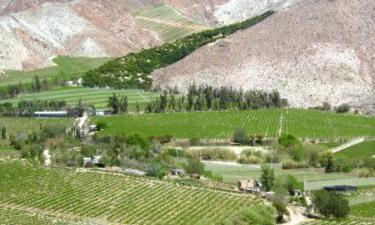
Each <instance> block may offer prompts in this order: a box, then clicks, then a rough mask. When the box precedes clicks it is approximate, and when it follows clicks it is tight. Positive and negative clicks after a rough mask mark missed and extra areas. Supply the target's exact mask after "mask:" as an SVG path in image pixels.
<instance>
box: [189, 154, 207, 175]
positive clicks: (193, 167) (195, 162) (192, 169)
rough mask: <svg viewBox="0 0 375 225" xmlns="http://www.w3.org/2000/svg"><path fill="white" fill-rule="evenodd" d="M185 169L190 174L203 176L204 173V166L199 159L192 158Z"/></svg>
mask: <svg viewBox="0 0 375 225" xmlns="http://www.w3.org/2000/svg"><path fill="white" fill-rule="evenodd" d="M185 169H186V172H187V173H188V174H191V175H193V174H196V175H198V176H201V175H202V174H203V173H204V164H203V163H202V162H201V161H200V159H199V158H190V159H188V163H187V165H186V168H185Z"/></svg>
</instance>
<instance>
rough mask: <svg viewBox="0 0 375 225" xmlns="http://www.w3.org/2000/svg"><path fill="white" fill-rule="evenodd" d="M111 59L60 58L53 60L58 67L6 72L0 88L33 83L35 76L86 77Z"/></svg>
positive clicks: (50, 77) (2, 77) (45, 77)
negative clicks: (88, 72) (89, 72)
mask: <svg viewBox="0 0 375 225" xmlns="http://www.w3.org/2000/svg"><path fill="white" fill-rule="evenodd" d="M110 59H111V58H88V57H69V56H59V57H57V58H55V59H53V62H54V63H55V64H56V66H52V67H47V68H43V69H38V70H33V71H15V70H12V71H5V73H6V74H5V76H1V77H0V87H4V86H8V85H12V84H18V83H20V82H22V83H28V82H31V81H32V80H33V79H34V77H35V76H38V77H39V78H41V79H53V78H55V77H59V78H65V79H70V78H71V77H74V78H77V77H80V76H82V75H84V74H85V73H86V72H87V71H88V70H90V69H94V68H97V67H99V66H101V65H103V64H104V63H106V62H107V61H109V60H110Z"/></svg>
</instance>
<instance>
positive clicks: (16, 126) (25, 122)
mask: <svg viewBox="0 0 375 225" xmlns="http://www.w3.org/2000/svg"><path fill="white" fill-rule="evenodd" d="M47 124H50V125H59V126H65V127H66V128H68V127H70V126H71V125H73V119H71V118H61V119H42V118H22V117H1V116H0V127H6V129H7V134H8V135H17V134H18V133H20V132H23V133H26V134H27V133H28V132H31V131H38V130H39V129H40V127H41V126H43V125H47Z"/></svg>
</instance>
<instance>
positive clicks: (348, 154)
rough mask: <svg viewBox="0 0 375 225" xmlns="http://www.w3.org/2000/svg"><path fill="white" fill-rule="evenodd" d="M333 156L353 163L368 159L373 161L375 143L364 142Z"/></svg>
mask: <svg viewBox="0 0 375 225" xmlns="http://www.w3.org/2000/svg"><path fill="white" fill-rule="evenodd" d="M335 155H336V156H338V157H340V158H344V159H346V160H349V161H355V162H359V160H364V159H370V158H373V159H374V160H375V158H374V156H375V141H365V142H363V143H360V144H358V145H354V146H352V147H350V148H347V149H345V150H343V151H340V152H338V153H336V154H335Z"/></svg>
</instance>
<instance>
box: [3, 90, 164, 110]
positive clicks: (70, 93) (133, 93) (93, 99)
mask: <svg viewBox="0 0 375 225" xmlns="http://www.w3.org/2000/svg"><path fill="white" fill-rule="evenodd" d="M113 93H115V94H117V95H126V96H128V102H129V110H132V109H134V108H135V105H136V103H137V102H138V104H139V105H140V106H144V105H145V104H146V103H148V102H149V101H150V100H151V99H153V98H155V97H157V96H159V93H156V92H144V91H141V90H115V89H95V88H63V89H59V90H54V91H46V92H41V93H34V94H27V95H21V96H18V97H17V98H13V99H7V100H3V101H0V103H4V102H11V103H17V102H19V101H21V100H33V99H38V100H52V99H53V100H65V101H66V102H67V104H68V105H77V103H78V101H79V99H81V100H82V103H84V104H89V105H94V106H95V107H96V108H97V109H107V108H108V107H107V102H108V98H109V97H110V96H112V94H113ZM141 109H143V107H141Z"/></svg>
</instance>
